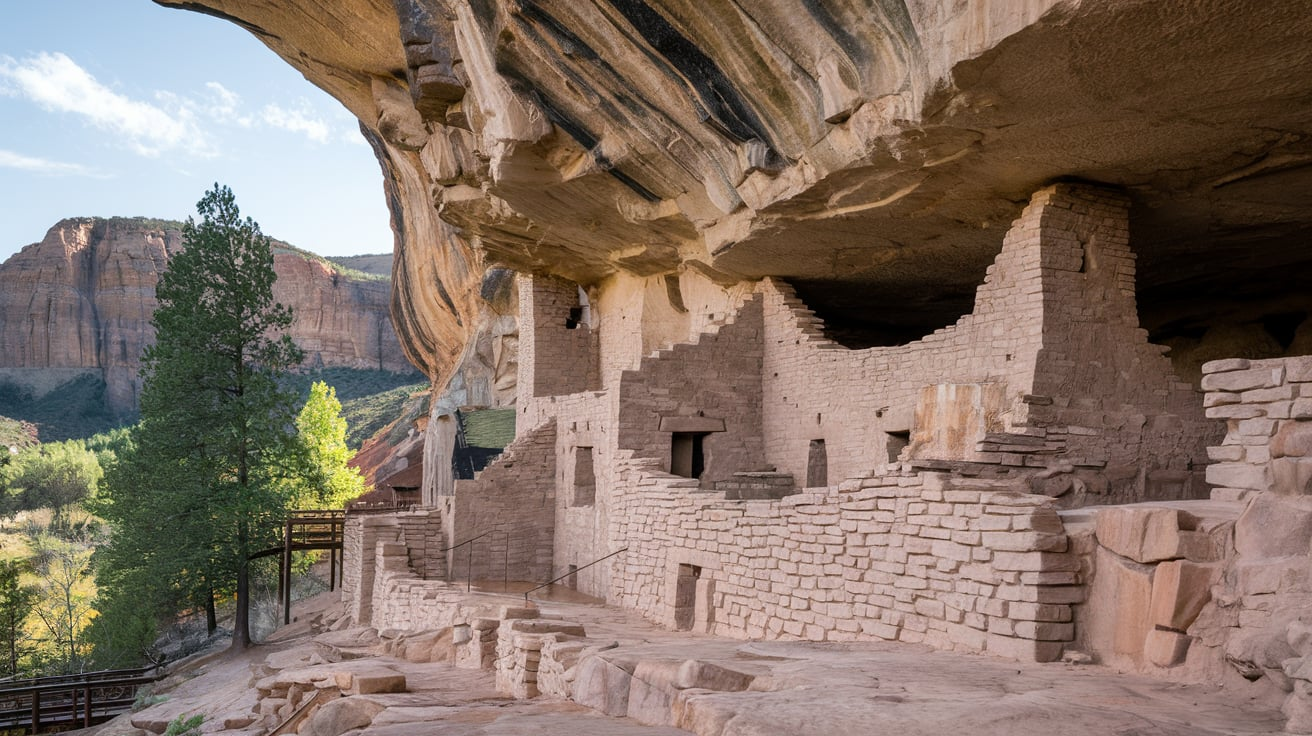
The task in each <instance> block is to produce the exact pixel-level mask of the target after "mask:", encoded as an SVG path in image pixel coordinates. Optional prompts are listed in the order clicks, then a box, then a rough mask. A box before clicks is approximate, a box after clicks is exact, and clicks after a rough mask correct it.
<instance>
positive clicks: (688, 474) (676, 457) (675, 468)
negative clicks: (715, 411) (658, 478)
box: [670, 432, 709, 478]
mask: <svg viewBox="0 0 1312 736" xmlns="http://www.w3.org/2000/svg"><path fill="white" fill-rule="evenodd" d="M707 434H709V433H707V432H671V433H670V473H671V474H672V475H678V476H681V477H684V478H701V477H702V473H704V472H705V471H706V451H705V449H704V447H703V445H702V441H703V440H704V439H705V438H706V435H707Z"/></svg>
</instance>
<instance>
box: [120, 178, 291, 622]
mask: <svg viewBox="0 0 1312 736" xmlns="http://www.w3.org/2000/svg"><path fill="white" fill-rule="evenodd" d="M196 209H197V212H198V213H199V215H200V217H201V220H200V222H196V221H195V220H193V219H190V218H189V219H188V220H187V222H186V224H185V225H184V226H183V233H182V234H183V250H182V251H181V252H180V253H179V254H178V255H176V256H174V257H173V258H172V259H171V260H170V262H169V266H168V270H166V271H165V272H164V274H163V275H162V276H161V277H160V282H159V285H158V287H157V288H156V296H157V297H158V299H159V307H158V309H156V311H155V313H154V317H153V319H152V322H153V324H154V326H155V344H154V345H153V346H151V347H150V348H148V349H147V350H146V353H145V357H144V361H143V362H144V368H143V374H144V377H145V381H144V385H143V387H142V393H141V421H140V423H138V424H137V426H136V427H135V428H134V430H133V433H132V438H131V439H132V441H131V449H129V450H126V451H123V453H122V455H121V456H120V457H119V458H118V460H117V461H116V462H115V463H114V464H113V465H112V466H111V468H110V469H109V471H108V472H107V475H106V478H105V484H104V485H105V487H104V494H103V495H104V496H105V501H104V502H103V503H101V504H99V506H98V510H99V512H100V513H101V514H102V515H103V516H104V517H105V518H106V519H107V520H108V521H110V522H111V523H112V524H113V526H114V536H113V538H112V541H111V543H110V544H109V545H107V546H106V547H105V548H104V551H103V552H102V555H101V570H102V571H103V572H102V573H101V575H102V578H101V585H104V586H107V587H112V586H115V585H118V586H133V587H136V588H141V590H139V591H138V593H139V596H138V597H139V598H141V599H143V603H144V602H146V601H149V602H150V603H153V604H154V606H155V612H156V613H158V614H159V615H164V616H167V615H170V614H172V613H175V612H177V611H179V610H181V609H182V608H184V607H187V606H204V607H205V608H206V610H207V611H208V612H209V614H210V615H209V623H210V627H211V629H212V628H213V627H214V623H215V619H214V613H213V612H214V600H215V597H216V596H222V595H230V594H232V593H234V592H235V593H236V594H237V620H236V622H235V625H234V631H233V647H234V648H243V647H245V646H248V645H249V643H250V628H249V623H248V619H247V617H246V614H247V605H246V604H247V601H246V594H247V590H246V586H245V570H246V560H247V559H248V557H249V556H250V555H251V554H252V553H254V552H256V551H259V550H261V549H264V548H268V547H271V546H274V545H275V544H276V542H277V539H278V533H279V528H280V522H281V520H282V518H283V517H284V516H285V513H286V510H287V508H288V506H289V504H290V502H291V497H290V493H289V482H288V479H289V477H292V476H294V475H296V474H297V472H298V471H299V469H301V468H303V467H304V463H305V460H304V457H303V456H304V452H303V450H302V446H301V444H300V442H299V441H298V440H297V437H296V434H295V429H294V427H295V425H294V420H295V414H296V409H295V404H296V397H295V396H294V395H293V394H291V393H290V392H289V391H288V390H287V389H285V388H283V387H282V384H281V383H280V380H279V379H280V376H281V375H282V374H283V373H284V372H285V371H286V370H287V369H288V368H290V367H291V366H294V365H296V364H297V363H299V362H300V360H301V353H300V351H299V350H298V349H297V348H296V346H295V345H294V344H292V342H291V339H290V338H289V337H288V336H287V335H286V329H287V327H288V326H289V325H290V324H291V321H292V314H291V310H290V309H288V308H287V307H285V306H283V305H281V304H278V303H276V302H274V300H273V282H274V279H275V273H274V270H273V252H272V249H271V248H270V244H269V239H268V238H267V237H265V236H264V235H263V234H262V233H261V232H260V229H259V226H258V225H257V224H256V223H255V222H254V221H253V220H251V219H250V218H245V219H242V218H241V216H240V212H239V210H238V208H237V204H236V201H235V199H234V198H233V195H232V192H231V190H229V189H228V188H227V187H220V186H218V185H215V188H214V189H213V190H211V191H209V192H207V193H206V194H205V196H204V198H202V199H201V201H200V202H199V203H198V204H197V206H196ZM121 592H122V591H120V593H121Z"/></svg>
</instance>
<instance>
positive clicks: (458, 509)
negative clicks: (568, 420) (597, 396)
mask: <svg viewBox="0 0 1312 736" xmlns="http://www.w3.org/2000/svg"><path fill="white" fill-rule="evenodd" d="M555 470H556V424H555V422H547V423H546V424H543V425H541V426H539V427H537V428H536V429H533V430H532V431H529V432H525V433H523V434H521V435H520V436H519V437H518V438H517V439H516V440H515V441H514V442H513V443H511V444H510V446H509V447H507V448H506V451H505V452H504V453H503V454H502V456H501V458H500V459H498V461H497V462H496V463H494V464H492V465H491V466H489V467H488V468H486V469H485V470H484V471H483V472H482V473H480V474H479V475H478V477H477V478H475V479H474V480H468V481H465V480H462V481H458V482H457V483H456V497H455V500H454V510H453V512H452V518H451V520H450V525H451V527H450V528H451V534H450V539H451V541H450V545H452V546H454V545H458V544H460V543H461V542H465V541H466V540H474V541H473V542H471V543H470V546H472V548H473V549H472V552H471V551H470V549H469V546H466V547H460V548H457V549H453V550H451V551H450V553H449V554H450V563H449V564H450V570H451V573H452V575H453V576H458V577H466V578H472V579H474V580H502V579H504V578H506V577H509V578H510V579H511V580H538V581H545V580H549V579H551V578H552V577H554V576H553V574H552V572H553V567H552V553H553V547H552V545H553V541H554V538H555V529H556V524H555V520H556V480H555Z"/></svg>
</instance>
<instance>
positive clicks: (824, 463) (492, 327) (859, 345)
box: [160, 0, 1312, 733]
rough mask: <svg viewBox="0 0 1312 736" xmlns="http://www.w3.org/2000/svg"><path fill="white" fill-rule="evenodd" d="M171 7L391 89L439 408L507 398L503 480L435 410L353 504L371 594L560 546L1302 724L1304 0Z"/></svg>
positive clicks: (732, 626)
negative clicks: (383, 480) (414, 494)
mask: <svg viewBox="0 0 1312 736" xmlns="http://www.w3.org/2000/svg"><path fill="white" fill-rule="evenodd" d="M160 1H161V4H164V5H179V6H185V7H188V8H191V9H197V8H198V7H201V6H203V7H204V8H205V9H206V11H207V12H212V13H214V14H216V15H221V16H225V17H229V18H230V19H233V20H236V21H237V22H239V23H241V24H242V25H243V26H244V27H246V28H248V29H249V30H251V32H252V33H254V34H255V35H256V36H257V37H259V38H261V39H262V40H263V41H264V42H265V43H266V44H268V45H269V46H270V48H272V49H273V50H274V51H276V52H278V53H279V54H280V55H282V56H283V57H284V58H285V59H287V61H288V62H289V63H291V64H293V65H295V66H296V67H297V68H299V69H301V70H302V71H303V72H304V73H305V74H306V76H307V77H308V78H310V79H311V80H312V81H314V82H315V83H316V84H319V85H320V86H322V87H323V88H324V89H326V90H328V91H329V92H331V93H332V94H334V95H335V96H336V97H338V98H339V99H340V100H342V102H343V104H345V105H346V106H347V107H348V108H349V109H350V110H351V111H352V112H353V113H355V114H356V115H357V116H358V117H359V118H360V120H361V124H362V126H361V127H362V131H363V132H364V134H365V136H366V137H367V138H368V139H369V141H370V143H371V145H372V146H373V147H374V150H375V152H376V153H377V155H378V158H379V160H380V162H381V164H382V168H383V172H384V180H385V188H386V194H387V197H388V201H389V205H390V207H391V209H392V215H393V227H394V230H395V233H396V265H395V272H394V280H393V281H394V289H395V293H394V296H393V319H394V321H395V322H396V325H397V328H398V333H399V335H400V337H401V342H402V348H403V350H404V351H405V352H406V354H407V355H408V357H409V358H410V359H411V361H412V362H414V363H415V365H417V366H419V367H421V368H422V369H423V370H424V371H425V372H426V373H427V374H428V376H429V377H430V378H431V379H432V380H433V382H434V386H435V392H436V393H437V394H439V395H440V396H441V398H440V399H439V400H437V401H435V402H434V404H433V406H434V408H433V416H434V419H437V418H438V417H441V416H447V417H450V416H453V415H454V412H455V411H456V410H457V409H464V408H487V407H497V408H505V407H513V410H514V416H515V439H514V441H513V442H512V443H511V444H510V445H509V446H508V447H507V448H506V450H505V452H504V453H503V454H501V455H500V456H499V458H497V459H496V460H495V461H493V462H492V463H491V464H490V465H488V466H487V467H486V468H485V469H483V470H482V471H481V472H479V473H478V474H477V476H476V477H474V478H472V479H471V478H466V479H460V480H454V481H453V479H452V478H450V477H448V475H447V474H446V471H445V468H447V467H450V465H451V455H450V453H451V446H452V445H451V442H452V440H451V433H450V432H447V433H446V434H445V435H443V434H441V433H439V432H438V429H437V428H439V427H441V426H443V424H444V423H443V422H440V421H431V422H429V423H428V425H427V426H428V428H429V429H428V431H429V433H430V434H429V438H428V439H429V445H428V447H427V448H426V450H425V464H424V467H425V473H424V478H423V502H422V504H421V505H420V506H419V507H418V508H416V509H414V510H410V511H406V512H402V513H396V514H382V515H378V514H375V515H367V516H354V517H352V519H351V521H350V523H349V524H348V541H347V546H348V549H347V551H346V573H345V575H346V577H345V583H344V591H345V595H346V596H347V600H348V601H349V603H350V606H351V610H352V616H353V617H354V620H355V621H357V622H359V623H367V624H369V625H371V626H373V627H375V628H378V629H380V630H381V629H395V630H409V629H415V628H417V627H420V626H421V625H423V622H428V623H430V624H431V622H432V621H434V620H446V619H445V618H444V617H449V616H452V615H454V614H451V613H450V612H449V611H443V610H439V609H440V608H441V606H442V605H444V603H443V602H444V601H446V600H447V599H446V598H444V594H443V593H442V592H441V591H443V590H445V589H446V588H444V587H443V586H446V585H447V583H446V582H445V581H446V580H447V579H464V578H471V579H473V580H484V579H488V580H500V579H503V578H509V579H512V580H517V581H525V582H534V583H537V582H545V581H548V580H552V579H555V578H558V577H561V576H568V583H567V584H568V585H570V586H571V587H574V588H576V589H577V590H578V591H579V592H581V593H584V594H586V595H588V596H593V597H595V598H597V599H600V600H603V601H605V602H606V603H608V604H610V605H612V606H617V607H620V608H623V609H628V610H632V611H635V612H638V613H640V614H641V615H642V616H643V617H645V618H647V619H648V620H650V621H652V622H655V623H657V624H659V625H661V626H664V627H668V628H670V629H677V630H681V631H692V632H700V633H706V634H714V635H717V636H721V637H731V638H738V639H749V640H803V641H812V642H851V641H866V640H880V641H884V640H887V641H897V642H905V643H911V644H920V645H928V646H930V647H933V648H936V649H942V650H952V651H959V652H971V653H981V654H987V655H994V656H997V657H1004V658H1009V659H1013V660H1026V661H1040V662H1047V661H1054V660H1060V659H1062V658H1066V659H1067V661H1086V660H1089V659H1092V660H1094V661H1097V662H1100V663H1103V664H1107V665H1110V666H1112V667H1116V668H1119V669H1121V670H1124V671H1133V672H1137V673H1141V674H1147V675H1150V676H1153V677H1156V678H1162V679H1167V680H1174V681H1180V682H1194V683H1198V682H1207V683H1234V684H1235V686H1236V687H1247V686H1250V685H1253V686H1255V687H1259V688H1264V689H1263V690H1262V692H1264V693H1266V694H1267V696H1269V697H1273V698H1277V699H1280V700H1284V701H1285V713H1286V715H1287V716H1288V718H1289V720H1288V725H1287V728H1288V729H1289V730H1291V731H1293V732H1300V733H1307V732H1312V667H1306V666H1305V658H1306V657H1307V656H1308V654H1309V653H1312V637H1310V636H1309V635H1308V632H1309V631H1312V620H1309V618H1308V617H1309V615H1310V614H1308V613H1307V612H1306V611H1307V608H1306V604H1307V602H1308V600H1309V596H1310V595H1312V590H1309V583H1308V580H1309V578H1308V574H1307V573H1308V571H1309V565H1310V564H1312V558H1309V544H1310V543H1312V505H1309V501H1308V499H1307V496H1306V495H1305V494H1306V492H1307V489H1308V487H1309V482H1310V481H1309V478H1312V471H1309V468H1312V465H1309V463H1312V460H1309V459H1308V458H1312V446H1309V443H1308V442H1307V440H1306V436H1307V434H1308V432H1309V431H1312V430H1308V429H1307V427H1309V426H1312V425H1309V424H1307V422H1308V421H1309V420H1312V357H1304V354H1306V353H1308V352H1312V321H1309V320H1308V316H1309V314H1312V298H1310V297H1309V296H1308V293H1307V290H1306V289H1305V288H1303V284H1304V282H1305V278H1306V276H1307V275H1308V273H1309V267H1310V266H1312V257H1309V256H1308V251H1307V248H1306V247H1304V246H1305V244H1306V242H1305V241H1306V239H1307V236H1308V233H1309V232H1310V231H1312V210H1309V208H1308V207H1307V202H1308V201H1312V197H1310V195H1312V173H1310V172H1309V168H1308V163H1309V162H1310V161H1312V148H1309V140H1312V137H1310V136H1312V115H1309V108H1308V105H1309V100H1312V52H1309V46H1308V44H1307V39H1308V38H1312V19H1310V17H1309V16H1308V14H1307V12H1306V5H1305V4H1304V3H1299V2H1292V1H1290V2H1274V3H1261V4H1258V3H1251V2H1219V3H1205V2H1182V3H1160V2H1149V1H1143V0H1109V1H1107V2H1050V1H1046V0H1038V1H1036V2H987V1H985V0H978V1H972V2H967V3H957V4H952V3H937V2H905V3H904V2H895V3H882V4H871V3H864V2H855V1H849V0H824V1H823V2H813V3H782V2H764V3H753V4H743V3H727V2H723V3H709V4H706V3H683V2H674V1H672V0H671V1H668V2H667V1H665V0H660V1H650V0H649V1H648V2H637V1H631V0H595V1H589V2H570V3H556V2H500V1H489V2H464V1H462V0H395V2H393V3H366V2H349V1H347V0H342V1H340V2H333V3H318V2H316V3H310V2H300V1H297V2H288V3H279V4H277V7H273V6H272V5H271V4H255V3H245V2H235V1H234V2H227V1H226V0H204V2H200V3H196V2H185V3H184V2H174V1H173V0H160ZM749 6H750V7H749ZM1305 387H1306V388H1305ZM445 424H446V425H448V426H449V425H450V421H447V422H446V423H445ZM468 540H479V541H478V542H477V545H478V546H477V548H476V549H477V553H476V554H473V553H469V551H468V550H467V549H463V548H460V549H459V551H455V550H453V549H451V548H452V547H453V546H456V545H459V544H462V543H465V542H467V541H468ZM466 554H468V557H466V556H465V555H466ZM448 587H449V586H448ZM453 623H456V624H459V625H465V626H467V627H468V626H473V624H471V623H469V622H463V623H462V622H459V621H454V620H453ZM471 631H474V632H475V633H469V632H465V633H466V634H467V635H468V638H464V639H462V642H461V644H460V645H461V646H464V647H468V648H472V649H471V651H474V650H477V651H474V653H473V654H469V655H467V656H470V657H473V658H474V659H475V660H477V661H478V662H484V661H485V660H484V659H483V655H484V654H486V655H487V657H488V659H487V660H486V661H487V662H490V661H491V659H490V657H491V654H490V651H491V650H490V649H489V648H490V647H495V646H498V645H497V644H496V643H493V642H492V639H490V638H488V637H493V638H495V636H496V631H495V630H493V629H491V628H490V627H487V626H485V627H484V629H472V630H471ZM480 631H481V632H484V633H478V632H480ZM463 636H465V634H462V637H463ZM506 646H509V645H506ZM479 647H482V649H478V648H479ZM544 656H545V655H544ZM544 661H545V660H544ZM498 666H499V665H498ZM515 672H518V673H519V674H518V675H515V674H514V673H513V672H512V673H509V674H507V675H506V677H508V678H511V679H510V680H508V681H507V682H509V683H510V684H508V685H507V687H508V688H510V689H512V690H514V691H515V692H517V693H528V694H532V693H533V692H536V691H537V690H536V689H535V686H534V687H532V688H530V687H529V686H528V684H526V683H528V680H526V679H524V677H525V675H524V671H523V668H521V669H520V670H515ZM498 676H499V677H500V676H501V671H500V670H498ZM516 676H518V677H520V680H514V677H516ZM1254 683H1256V685H1254ZM516 688H517V689H516Z"/></svg>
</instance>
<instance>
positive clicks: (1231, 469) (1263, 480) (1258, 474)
mask: <svg viewBox="0 0 1312 736" xmlns="http://www.w3.org/2000/svg"><path fill="white" fill-rule="evenodd" d="M1207 482H1208V483H1211V484H1212V485H1217V486H1225V487H1226V488H1248V489H1251V490H1254V491H1264V490H1266V489H1267V488H1268V487H1269V486H1270V480H1269V477H1268V474H1267V469H1266V468H1265V467H1263V466H1261V465H1250V464H1248V463H1217V464H1215V465H1209V466H1207Z"/></svg>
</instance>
